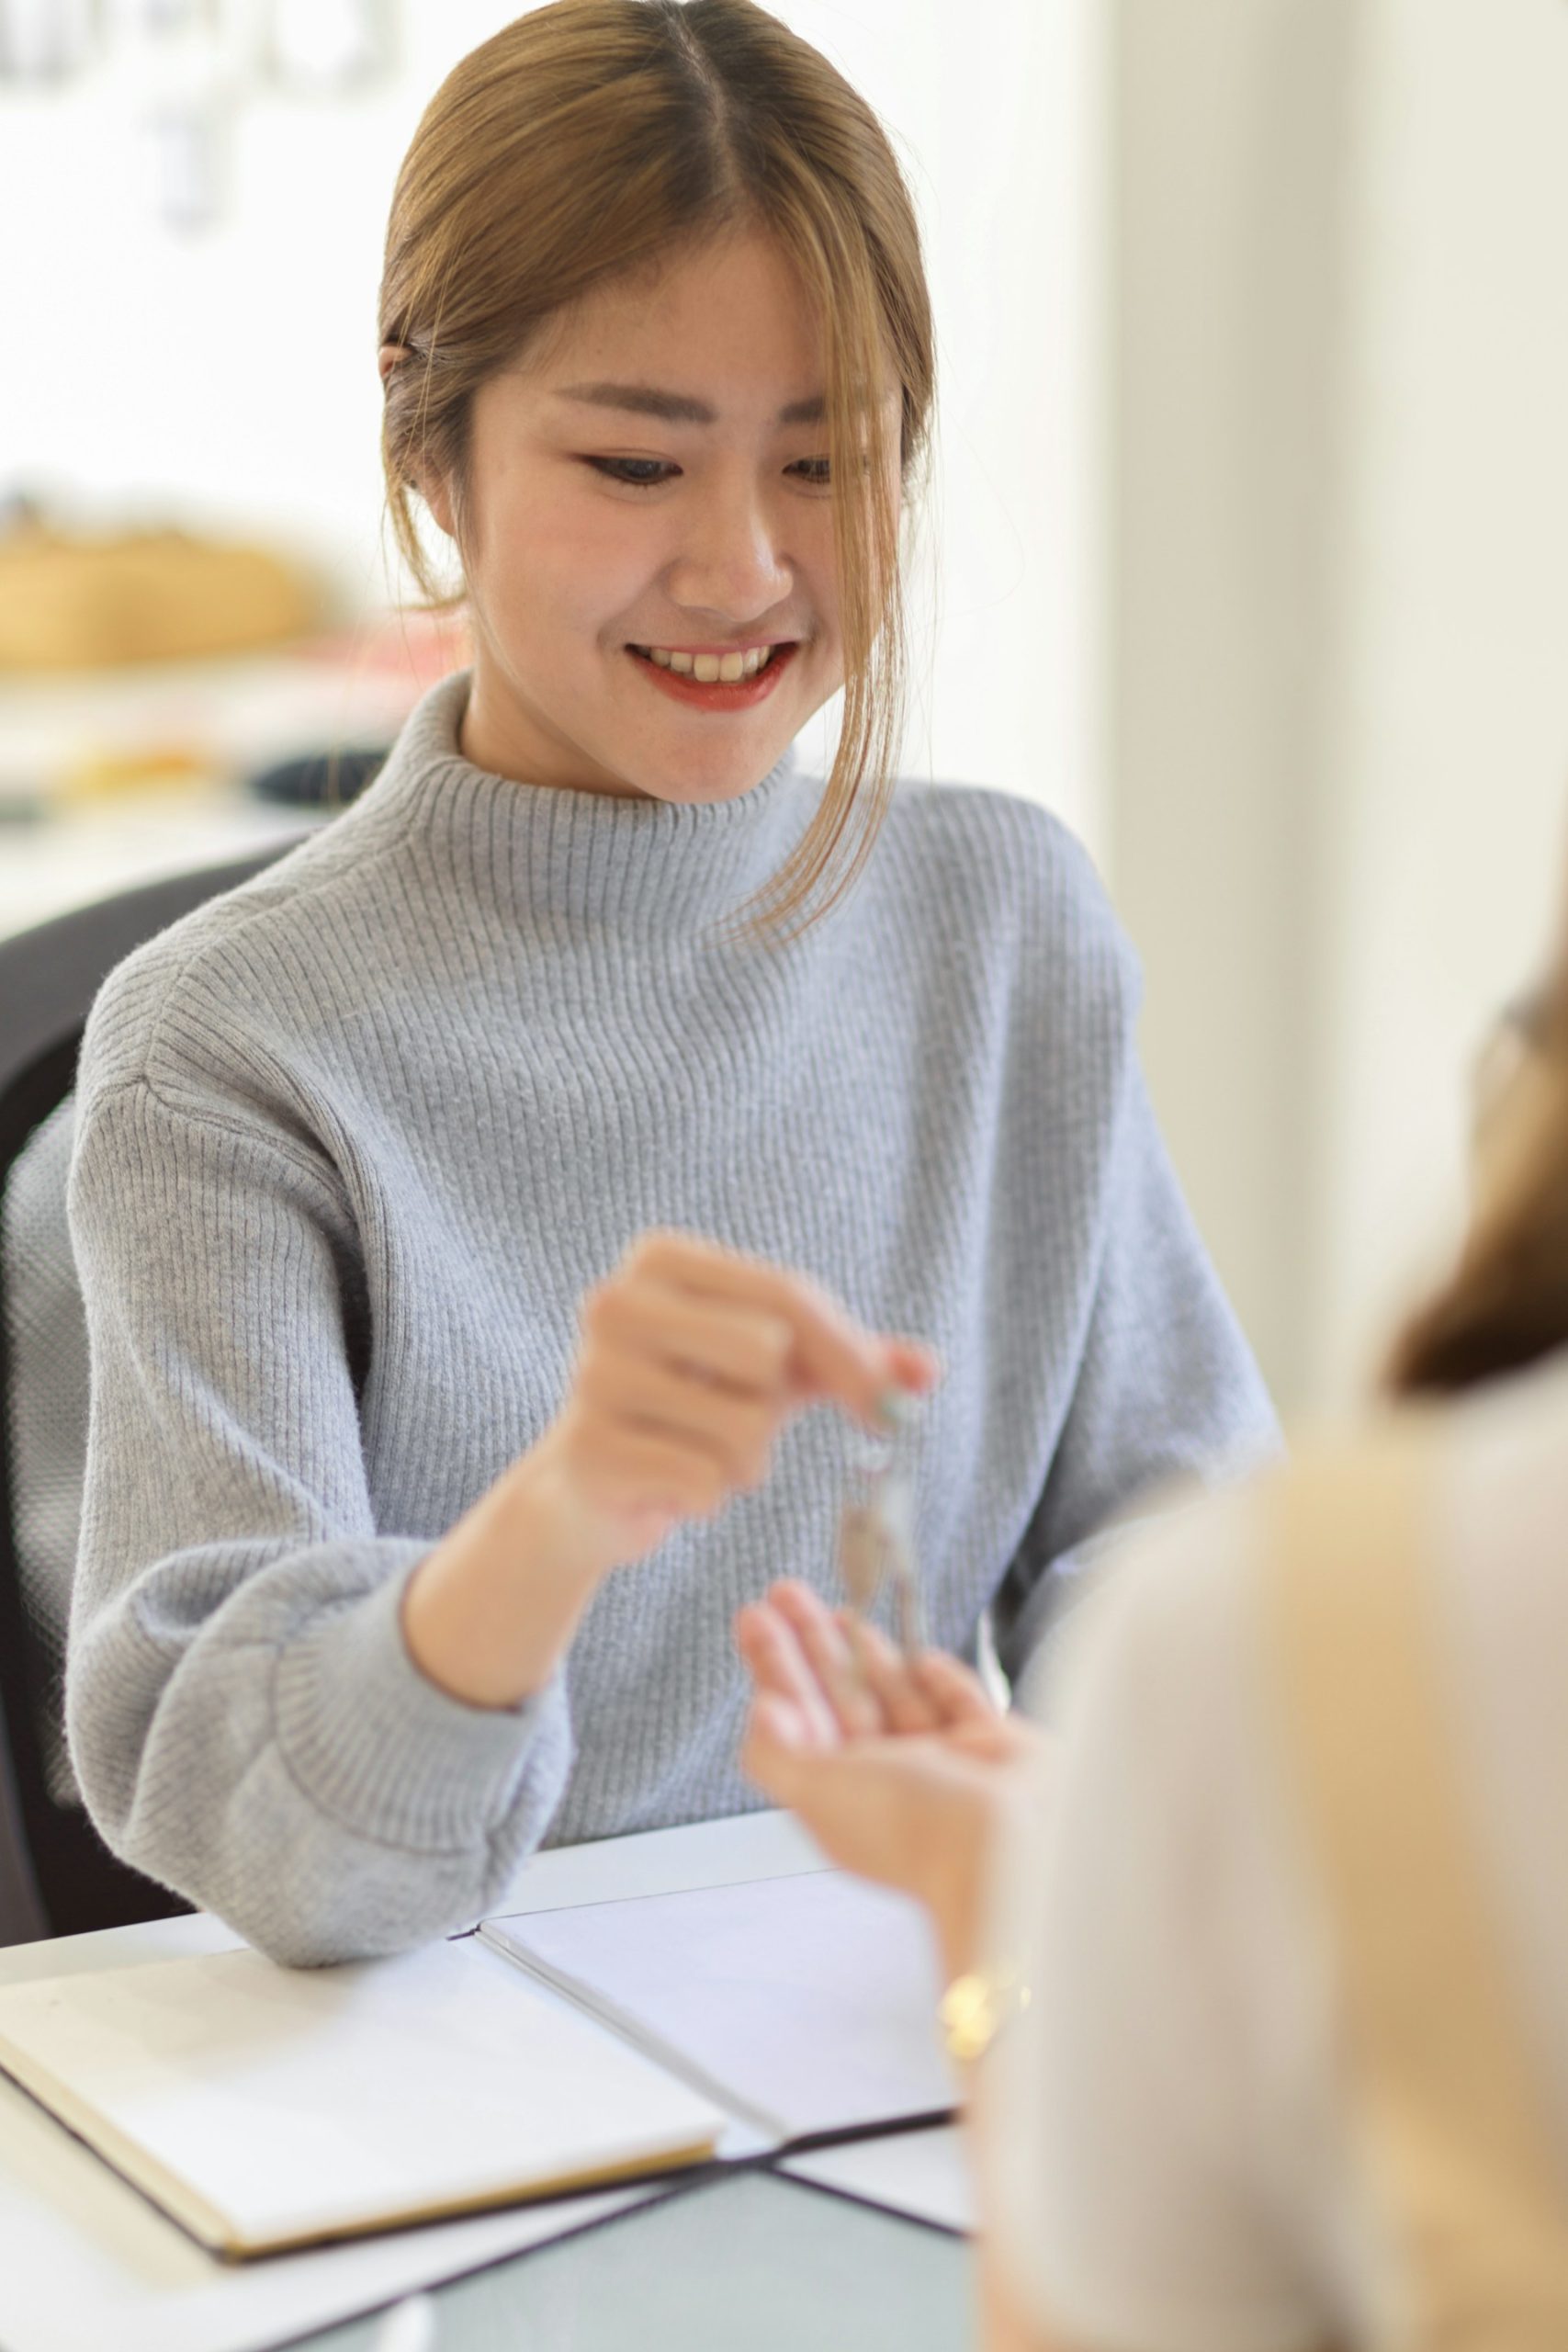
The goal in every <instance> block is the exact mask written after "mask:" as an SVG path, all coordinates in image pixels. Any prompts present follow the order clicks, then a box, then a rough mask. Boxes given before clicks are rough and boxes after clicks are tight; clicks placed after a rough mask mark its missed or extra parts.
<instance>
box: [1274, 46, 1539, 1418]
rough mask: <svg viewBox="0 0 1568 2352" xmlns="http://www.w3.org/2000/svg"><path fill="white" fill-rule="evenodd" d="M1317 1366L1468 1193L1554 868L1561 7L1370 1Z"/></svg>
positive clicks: (1358, 1343) (1337, 1353)
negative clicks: (1484, 1079) (1487, 1048)
mask: <svg viewBox="0 0 1568 2352" xmlns="http://www.w3.org/2000/svg"><path fill="white" fill-rule="evenodd" d="M1358 71H1359V88H1360V96H1359V130H1358V141H1357V153H1358V168H1357V191H1356V206H1355V237H1354V243H1353V248H1352V253H1351V272H1350V286H1351V291H1352V302H1353V316H1352V334H1351V336H1350V340H1349V345H1348V368H1347V378H1346V382H1345V388H1344V398H1345V403H1346V408H1347V413H1348V416H1349V417H1350V419H1351V420H1352V421H1353V427H1354V429H1353V432H1352V433H1351V435H1349V437H1348V443H1347V448H1346V477H1345V481H1344V485H1343V492H1342V496H1343V502H1344V515H1345V522H1344V559H1343V581H1344V610H1343V637H1342V658H1341V662H1340V665H1339V670H1338V676H1337V704H1336V707H1335V708H1334V711H1333V714H1332V720H1333V737H1332V743H1333V756H1332V759H1331V762H1330V766H1329V773H1328V775H1327V778H1326V788H1327V793H1328V814H1329V822H1328V826H1327V829H1326V842H1327V846H1328V855H1329V861H1330V862H1329V865H1328V867H1327V871H1326V874H1325V883H1326V887H1327V889H1328V891H1329V893H1330V903H1331V905H1332V908H1333V910H1334V934H1333V938H1332V941H1331V942H1329V943H1325V944H1329V945H1330V946H1331V948H1332V953H1331V954H1330V955H1329V956H1327V957H1326V958H1325V979H1326V986H1325V997H1324V1008H1323V1035H1322V1047H1321V1051H1322V1055H1323V1058H1324V1063H1325V1068H1326V1069H1330V1070H1332V1072H1333V1084H1332V1088H1331V1090H1330V1091H1329V1094H1328V1099H1327V1103H1326V1104H1325V1109H1326V1114H1327V1115H1326V1118H1325V1154H1324V1161H1323V1170H1322V1197H1321V1218H1322V1238H1321V1242H1320V1261H1321V1265H1322V1270H1323V1282H1322V1286H1321V1289H1320V1292H1319V1294H1318V1297H1317V1300H1316V1309H1315V1315H1314V1329H1313V1333H1312V1349H1313V1355H1312V1365H1311V1370H1312V1375H1313V1378H1314V1382H1315V1383H1316V1384H1317V1385H1320V1386H1325V1387H1326V1386H1328V1385H1332V1384H1335V1383H1337V1382H1340V1381H1342V1380H1343V1379H1345V1378H1346V1377H1347V1376H1348V1375H1350V1374H1353V1373H1354V1371H1355V1370H1356V1368H1357V1367H1359V1366H1360V1365H1362V1364H1363V1363H1365V1362H1366V1361H1367V1359H1368V1357H1369V1356H1370V1354H1371V1352H1372V1351H1374V1350H1375V1347H1376V1344H1377V1340H1378V1337H1379V1335H1380V1334H1381V1331H1382V1328H1383V1327H1384V1325H1385V1324H1386V1322H1387V1319H1388V1317H1389V1316H1390V1314H1391V1313H1392V1312H1393V1310H1394V1308H1395V1306H1397V1305H1398V1304H1400V1303H1401V1302H1402V1301H1403V1300H1404V1296H1405V1295H1406V1294H1407V1293H1408V1291H1409V1289H1410V1287H1411V1285H1412V1283H1414V1282H1415V1281H1416V1279H1417V1277H1418V1276H1419V1275H1421V1274H1422V1273H1423V1272H1425V1270H1426V1268H1427V1265H1428V1263H1429V1261H1430V1260H1431V1258H1432V1254H1433V1251H1434V1250H1435V1249H1436V1248H1437V1247H1438V1245H1439V1243H1440V1242H1441V1241H1442V1239H1443V1238H1444V1237H1446V1235H1447V1234H1448V1232H1449V1231H1450V1229H1451V1227H1452V1226H1453V1224H1454V1222H1455V1220H1456V1219H1457V1216H1458V1215H1459V1214H1460V1210H1461V1204H1462V1199H1463V1190H1464V1158H1465V1145H1466V1134H1465V1125H1466V1105H1465V1099H1464V1093H1465V1086H1466V1082H1467V1079H1468V1073H1469V1065H1470V1062H1471V1059H1472V1055H1473V1051H1474V1048H1475V1046H1476V1044H1477V1042H1478V1039H1479V1037H1480V1036H1481V1035H1482V1034H1483V1030H1484V1027H1485V1025H1486V1023H1487V1021H1488V1019H1489V1016H1490V1014H1491V1012H1492V1010H1493V1008H1495V1006H1496V1005H1497V1004H1498V1003H1499V1002H1500V1001H1502V1000H1503V999H1504V998H1505V997H1506V995H1507V994H1508V993H1509V992H1510V991H1511V990H1513V989H1515V988H1517V986H1518V984H1519V983H1520V982H1521V980H1524V979H1526V978H1529V977H1530V976H1531V969H1532V966H1533V965H1534V964H1535V962H1536V960H1537V958H1538V957H1539V956H1541V955H1543V954H1544V953H1545V952H1546V950H1547V948H1548V944H1549V940H1550V935H1551V929H1552V926H1553V923H1554V921H1555V916H1556V910H1557V907H1558V905H1559V904H1560V902H1561V900H1562V895H1563V882H1564V879H1565V878H1568V861H1565V857H1564V852H1565V851H1568V824H1565V822H1564V820H1565V819H1568V299H1565V295H1568V8H1565V7H1564V6H1562V0H1486V5H1485V6H1476V5H1475V0H1377V5H1376V6H1372V7H1369V8H1368V9H1366V11H1365V14H1364V17H1363V20H1362V23H1361V26H1360V38H1359V56H1358Z"/></svg>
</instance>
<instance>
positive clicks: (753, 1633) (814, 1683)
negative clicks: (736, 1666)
mask: <svg viewBox="0 0 1568 2352" xmlns="http://www.w3.org/2000/svg"><path fill="white" fill-rule="evenodd" d="M735 1645H736V1647H737V1649H739V1653H740V1656H741V1658H742V1660H743V1661H744V1663H745V1666H746V1668H747V1670H748V1671H749V1673H750V1677H751V1679H752V1681H753V1683H754V1684H755V1685H756V1688H757V1691H758V1694H759V1696H760V1697H765V1698H768V1699H772V1700H776V1701H777V1702H779V1704H780V1705H782V1706H784V1707H786V1708H788V1709H789V1710H790V1711H791V1718H792V1720H793V1721H794V1722H795V1724H796V1726H797V1728H798V1731H799V1733H800V1735H801V1738H802V1740H803V1741H804V1742H806V1743H807V1744H809V1745H810V1746H812V1747H836V1746H837V1745H838V1742H839V1740H840V1736H841V1733H840V1719H839V1715H838V1713H837V1711H836V1709H835V1708H834V1706H833V1704H832V1702H831V1701H830V1699H829V1696H828V1693H827V1692H826V1691H824V1689H823V1687H822V1684H821V1681H820V1679H818V1676H817V1675H816V1674H815V1673H814V1672H813V1671H812V1669H811V1668H810V1666H809V1665H808V1664H807V1660H806V1657H805V1654H804V1652H803V1651H802V1649H801V1646H800V1645H799V1643H798V1642H797V1641H796V1639H795V1634H794V1633H793V1632H792V1631H791V1629H790V1627H789V1626H788V1625H787V1624H786V1623H785V1622H784V1619H783V1618H782V1617H781V1616H780V1615H779V1614H778V1612H777V1611H775V1610H773V1609H771V1608H769V1606H768V1605H767V1604H766V1602H762V1601H759V1602H757V1603H755V1604H754V1605H753V1606H752V1607H750V1608H749V1609H742V1610H739V1611H738V1612H737V1615H736V1619H735Z"/></svg>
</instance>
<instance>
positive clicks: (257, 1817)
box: [66, 1079, 570, 1964]
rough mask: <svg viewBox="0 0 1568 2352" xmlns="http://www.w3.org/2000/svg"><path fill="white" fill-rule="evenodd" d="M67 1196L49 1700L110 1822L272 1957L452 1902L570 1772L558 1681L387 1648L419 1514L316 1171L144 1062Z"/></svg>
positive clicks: (374, 1943) (117, 1842) (113, 1837)
mask: <svg viewBox="0 0 1568 2352" xmlns="http://www.w3.org/2000/svg"><path fill="white" fill-rule="evenodd" d="M70 1214H71V1227H72V1238H73V1246H74V1249H75V1252H76V1256H77V1261H78V1266H79V1270H80V1273H81V1279H82V1286H83V1294H84V1299H85V1307H86V1316H87V1326H88V1336H89V1343H90V1351H91V1364H92V1377H91V1391H92V1393H91V1410H90V1428H89V1437H88V1452H87V1467H86V1482H85V1497H84V1509H83V1525H82V1538H81V1548H80V1553H79V1556H78V1562H77V1570H76V1580H75V1586H74V1590H73V1603H72V1622H71V1640H70V1655H69V1663H68V1669H67V1683H66V1719H67V1728H68V1734H69V1738H70V1744H71V1751H72V1757H73V1762H74V1765H75V1768H76V1771H77V1774H78V1777H79V1779H80V1781H81V1784H82V1788H83V1791H84V1793H85V1798H86V1801H87V1804H88V1808H89V1811H90V1812H91V1814H92V1816H93V1819H94V1820H95V1822H96V1825H97V1826H98V1829H99V1831H100V1832H101V1834H102V1835H103V1837H104V1838H106V1839H107V1842H108V1844H109V1845H110V1846H111V1847H112V1848H113V1849H114V1850H115V1851H116V1852H117V1853H118V1854H119V1855H121V1856H122V1857H123V1858H124V1859H125V1860H128V1861H130V1862H131V1863H133V1864H134V1865H135V1866H136V1867H137V1868H138V1869H140V1870H142V1871H146V1872H147V1873H148V1874H149V1876H151V1877H153V1878H156V1879H159V1880H162V1881H164V1883H167V1884H168V1885H170V1886H172V1887H174V1888H175V1889H176V1890H177V1891H178V1892H179V1893H181V1894H185V1895H186V1896H187V1897H188V1898H189V1899H190V1900H191V1901H193V1902H195V1903H197V1904H199V1905H203V1906H204V1907H206V1908H209V1909H211V1910H213V1911H216V1912H217V1913H219V1914H220V1916H221V1917H223V1918H225V1919H226V1920H228V1921H229V1922H230V1924H231V1926H232V1927H234V1928H237V1929H238V1930H239V1932H240V1933H241V1934H243V1936H245V1937H246V1938H247V1939H249V1940H250V1941H251V1942H252V1943H254V1944H255V1945H257V1946H258V1947H259V1948H260V1949H261V1950H262V1951H265V1952H267V1953H269V1954H270V1955H271V1956H272V1957H273V1958H275V1959H277V1960H281V1961H284V1962H293V1963H296V1964H311V1963H317V1962H328V1961H334V1960H343V1959H349V1958H360V1957H369V1956H372V1955H374V1954H378V1953H383V1952H389V1951H397V1950H400V1949H402V1948H405V1947H407V1946H411V1945H413V1944H416V1943H419V1942H421V1941H423V1940H424V1939H428V1938H432V1937H434V1936H437V1935H440V1934H443V1933H445V1932H447V1931H449V1930H450V1929H452V1928H457V1927H459V1926H463V1925H466V1924H468V1922H470V1921H472V1920H473V1919H474V1918H476V1917H479V1915H480V1914H481V1913H482V1912H483V1911H484V1910H486V1909H487V1908H489V1907H491V1906H492V1905H494V1903H495V1901H496V1900H497V1898H498V1897H499V1896H500V1895H501V1894H502V1890H503V1889H504V1887H505V1885H506V1883H507V1881H508V1879H509V1877H510V1876H511V1874H512V1871H513V1869H514V1868H515V1866H516V1864H517V1863H518V1861H519V1860H521V1859H522V1858H523V1857H524V1856H525V1854H526V1853H527V1852H528V1850H529V1849H531V1847H533V1846H534V1845H536V1843H537V1842H538V1840H539V1839H540V1838H541V1837H542V1836H543V1834H544V1831H545V1829H546V1826H547V1824H548V1821H549V1819H550V1816H551V1814H552V1813H553V1811H554V1809H555V1807H556V1804H557V1803H558V1799H559V1796H560V1792H561V1791H562V1788H563V1787H564V1784H565V1779H566V1773H567V1769H568V1765H569V1762H570V1727H569V1722H568V1713H567V1705H566V1700H565V1696H564V1692H563V1690H562V1688H561V1686H560V1684H559V1681H557V1682H555V1683H552V1684H551V1685H550V1686H549V1688H548V1689H547V1691H544V1692H543V1693H541V1694H540V1695H539V1696H538V1697H537V1698H536V1699H534V1700H532V1701H530V1702H527V1703H525V1705H523V1706H522V1707H520V1708H517V1709H515V1710H512V1711H489V1710H484V1709H479V1708H472V1707H468V1706H466V1705H465V1704H463V1703H462V1702H459V1701H457V1700H456V1699H453V1698H451V1697H449V1696H448V1695H447V1694H446V1693H445V1692H444V1691H441V1690H439V1689H438V1688H437V1687H436V1686H435V1685H434V1683H432V1682H431V1681H429V1680H428V1679H426V1678H425V1677H424V1676H423V1675H422V1674H421V1673H420V1671H419V1669H418V1668H416V1667H415V1666H414V1664H413V1662H412V1659H411V1658H410V1657H409V1655H408V1653H407V1650H406V1649H405V1647H404V1645H403V1641H402V1636H401V1630H400V1600H401V1596H402V1589H403V1587H404V1585H405V1583H406V1582H407V1579H408V1577H409V1576H410V1574H411V1573H412V1570H413V1568H414V1567H415V1566H416V1565H417V1564H418V1562H419V1561H420V1560H421V1559H422V1558H423V1556H424V1555H425V1554H426V1553H427V1551H428V1550H429V1549H430V1538H429V1537H428V1535H423V1536H416V1535H404V1534H400V1533H398V1532H395V1531H394V1532H389V1531H385V1530H382V1529H379V1528H378V1527H377V1525H376V1523H375V1520H374V1515H373V1511H372V1507H371V1501H370V1497H369V1493H368V1490H367V1480H366V1474H365V1462H364V1454H363V1450H362V1446H361V1441H360V1427H359V1415H358V1404H357V1399H356V1397H355V1386H354V1380H353V1376H352V1372H351V1367H350V1362H349V1353H348V1346H347V1340H346V1332H345V1302H346V1300H347V1298H348V1296H349V1295H350V1292H351V1287H352V1277H351V1269H352V1264H353V1262H354V1252H353V1246H352V1233H351V1231H350V1229H349V1227H348V1220H347V1217H346V1213H345V1211H344V1204H343V1203H342V1200H341V1196H340V1194H339V1193H338V1190H337V1188H336V1186H335V1183H334V1182H333V1180H332V1174H331V1171H330V1170H328V1169H327V1168H325V1167H324V1165H322V1164H320V1163H319V1162H318V1161H317V1160H316V1159H315V1158H314V1156H313V1155H312V1154H311V1153H310V1151H309V1150H308V1149H307V1148H305V1146H303V1145H302V1144H300V1143H299V1142H297V1141H296V1140H295V1139H294V1138H293V1137H291V1136H288V1135H286V1134H282V1133H279V1134H277V1135H273V1134H271V1133H270V1132H268V1131H266V1130H265V1129H263V1128H260V1127H252V1126H249V1125H246V1123H245V1122H243V1121H242V1120H238V1119H235V1120H233V1121H229V1120H228V1119H226V1118H225V1117H224V1116H222V1115H221V1114H218V1115H213V1114H210V1113H209V1112H208V1111H206V1110H205V1109H202V1110H198V1111H194V1112H193V1111H190V1110H186V1109H182V1108H179V1107H172V1106H171V1105H170V1103H168V1102H167V1101H166V1100H165V1099H164V1097H163V1095H162V1094H161V1093H159V1092H155V1091H153V1090H152V1087H151V1086H150V1085H149V1084H148V1083H147V1082H146V1081H145V1080H142V1079H136V1080H130V1081H128V1082H121V1083H119V1084H118V1085H114V1086H111V1087H109V1088H107V1089H105V1090H103V1091H98V1092H97V1093H96V1095H95V1096H90V1097H89V1098H88V1100H87V1101H86V1103H85V1106H84V1114H83V1120H82V1127H81V1132H80V1134H79V1137H78V1142H77V1148H76V1153H75V1158H74V1160H73V1170H72V1180H71V1193H70Z"/></svg>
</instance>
